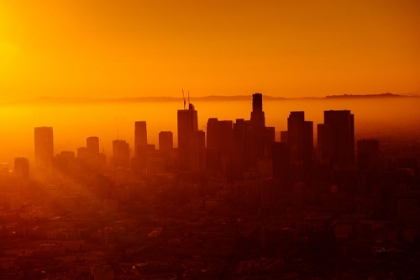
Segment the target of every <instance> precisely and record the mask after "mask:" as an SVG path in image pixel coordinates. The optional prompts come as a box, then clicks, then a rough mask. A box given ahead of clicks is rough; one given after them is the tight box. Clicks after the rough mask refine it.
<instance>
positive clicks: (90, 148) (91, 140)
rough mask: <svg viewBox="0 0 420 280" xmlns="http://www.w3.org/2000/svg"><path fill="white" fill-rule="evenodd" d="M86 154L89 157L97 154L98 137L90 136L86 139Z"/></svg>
mask: <svg viewBox="0 0 420 280" xmlns="http://www.w3.org/2000/svg"><path fill="white" fill-rule="evenodd" d="M86 148H87V152H88V153H89V154H91V155H98V154H99V137H96V136H92V137H88V138H87V139H86Z"/></svg>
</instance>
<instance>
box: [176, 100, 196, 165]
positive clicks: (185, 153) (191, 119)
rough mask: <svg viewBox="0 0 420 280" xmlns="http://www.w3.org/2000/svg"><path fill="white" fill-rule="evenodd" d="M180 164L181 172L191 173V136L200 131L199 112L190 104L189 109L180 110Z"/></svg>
mask: <svg viewBox="0 0 420 280" xmlns="http://www.w3.org/2000/svg"><path fill="white" fill-rule="evenodd" d="M177 126H178V162H179V171H181V172H182V171H183V172H185V171H189V162H190V156H189V154H190V148H189V146H190V135H191V132H196V131H198V118H197V111H196V110H195V107H194V105H193V104H191V103H189V104H188V109H183V110H178V113H177Z"/></svg>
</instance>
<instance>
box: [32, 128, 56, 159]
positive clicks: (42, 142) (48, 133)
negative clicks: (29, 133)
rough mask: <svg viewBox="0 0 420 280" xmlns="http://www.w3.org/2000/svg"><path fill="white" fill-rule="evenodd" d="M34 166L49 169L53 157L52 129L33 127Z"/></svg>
mask: <svg viewBox="0 0 420 280" xmlns="http://www.w3.org/2000/svg"><path fill="white" fill-rule="evenodd" d="M34 136H35V164H36V165H37V166H42V167H51V165H52V161H53V157H54V138H53V128H52V127H35V130H34Z"/></svg>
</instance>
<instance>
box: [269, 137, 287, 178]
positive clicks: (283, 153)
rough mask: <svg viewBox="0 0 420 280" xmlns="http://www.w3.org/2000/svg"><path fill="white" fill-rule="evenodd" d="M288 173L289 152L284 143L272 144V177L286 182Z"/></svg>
mask: <svg viewBox="0 0 420 280" xmlns="http://www.w3.org/2000/svg"><path fill="white" fill-rule="evenodd" d="M289 173H290V150H289V146H288V145H287V144H286V143H282V142H275V143H274V144H273V177H274V178H276V179H281V180H288V179H289Z"/></svg>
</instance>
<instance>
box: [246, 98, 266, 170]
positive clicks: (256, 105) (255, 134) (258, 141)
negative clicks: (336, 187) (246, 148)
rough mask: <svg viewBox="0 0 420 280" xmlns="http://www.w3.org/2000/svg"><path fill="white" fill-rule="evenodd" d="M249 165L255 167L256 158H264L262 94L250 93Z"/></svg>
mask: <svg viewBox="0 0 420 280" xmlns="http://www.w3.org/2000/svg"><path fill="white" fill-rule="evenodd" d="M250 134H251V135H250V136H251V137H250V144H251V146H250V148H251V150H250V165H251V167H255V166H256V165H257V160H259V159H263V158H264V148H265V135H266V133H265V116H264V111H263V108H262V94H261V93H255V94H253V95H252V112H251V130H250Z"/></svg>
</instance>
